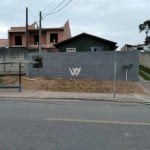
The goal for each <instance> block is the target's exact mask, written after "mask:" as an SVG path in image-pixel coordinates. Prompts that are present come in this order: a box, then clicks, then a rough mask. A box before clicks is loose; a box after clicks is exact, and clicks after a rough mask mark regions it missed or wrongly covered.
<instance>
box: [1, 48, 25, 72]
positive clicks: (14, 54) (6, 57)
mask: <svg viewBox="0 0 150 150" xmlns="http://www.w3.org/2000/svg"><path fill="white" fill-rule="evenodd" d="M26 57H27V52H26V50H25V49H19V48H17V49H14V48H0V74H17V73H18V72H19V65H18V64H1V63H3V62H22V61H24V60H25V59H26ZM26 68H27V67H26V66H25V64H22V73H26Z"/></svg>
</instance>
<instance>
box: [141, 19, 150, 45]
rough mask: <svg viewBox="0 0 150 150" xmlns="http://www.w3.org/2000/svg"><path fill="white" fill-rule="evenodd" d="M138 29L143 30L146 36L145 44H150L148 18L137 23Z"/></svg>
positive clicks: (149, 22) (149, 23) (149, 21)
mask: <svg viewBox="0 0 150 150" xmlns="http://www.w3.org/2000/svg"><path fill="white" fill-rule="evenodd" d="M139 30H140V32H142V31H145V34H146V37H145V44H150V36H149V35H148V34H149V31H150V20H146V21H144V22H143V23H142V24H139Z"/></svg>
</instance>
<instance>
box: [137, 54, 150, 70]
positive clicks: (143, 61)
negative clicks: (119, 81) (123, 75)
mask: <svg viewBox="0 0 150 150" xmlns="http://www.w3.org/2000/svg"><path fill="white" fill-rule="evenodd" d="M139 64H140V65H142V66H144V67H147V68H149V69H150V52H142V53H140V54H139Z"/></svg>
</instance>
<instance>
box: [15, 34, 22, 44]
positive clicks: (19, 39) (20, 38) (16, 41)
mask: <svg viewBox="0 0 150 150" xmlns="http://www.w3.org/2000/svg"><path fill="white" fill-rule="evenodd" d="M15 45H22V36H21V35H16V36H15Z"/></svg>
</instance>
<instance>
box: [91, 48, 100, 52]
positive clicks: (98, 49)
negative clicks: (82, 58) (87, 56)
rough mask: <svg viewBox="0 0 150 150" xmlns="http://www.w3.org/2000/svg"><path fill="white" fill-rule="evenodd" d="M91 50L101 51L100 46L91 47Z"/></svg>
mask: <svg viewBox="0 0 150 150" xmlns="http://www.w3.org/2000/svg"><path fill="white" fill-rule="evenodd" d="M91 51H92V52H98V51H102V48H101V47H91Z"/></svg>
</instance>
